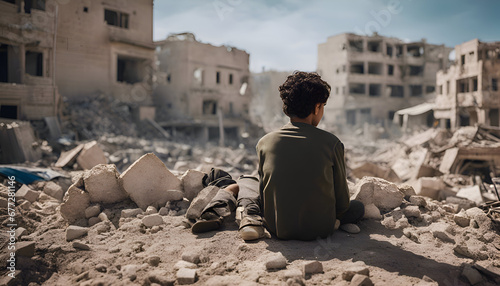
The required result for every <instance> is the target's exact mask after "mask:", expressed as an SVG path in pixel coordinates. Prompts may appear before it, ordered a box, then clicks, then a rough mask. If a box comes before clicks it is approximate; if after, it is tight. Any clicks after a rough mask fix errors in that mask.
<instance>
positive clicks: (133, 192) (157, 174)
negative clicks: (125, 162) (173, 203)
mask: <svg viewBox="0 0 500 286" xmlns="http://www.w3.org/2000/svg"><path fill="white" fill-rule="evenodd" d="M120 180H121V182H122V185H123V188H124V190H125V191H126V192H127V193H128V194H129V195H130V198H131V199H132V200H133V201H134V202H135V203H136V204H137V205H138V206H139V207H140V208H141V209H143V210H146V208H147V207H148V206H154V207H155V208H156V209H159V208H161V207H163V206H164V205H165V203H166V202H167V201H168V200H169V199H171V198H172V193H169V192H167V191H168V190H180V189H181V181H180V180H179V179H178V178H177V177H176V176H175V175H174V174H172V173H171V172H170V171H169V170H168V169H167V167H166V166H165V164H163V162H162V161H161V160H160V159H159V158H158V157H156V155H155V154H153V153H149V154H146V155H144V156H142V157H141V158H139V159H138V160H137V161H136V162H135V163H134V164H132V165H131V166H130V167H129V168H128V169H127V170H126V171H125V172H123V174H122V175H121V176H120ZM181 199H182V197H181Z"/></svg>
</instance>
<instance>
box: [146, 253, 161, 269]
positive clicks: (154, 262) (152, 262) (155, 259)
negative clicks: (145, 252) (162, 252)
mask: <svg viewBox="0 0 500 286" xmlns="http://www.w3.org/2000/svg"><path fill="white" fill-rule="evenodd" d="M146 261H147V262H148V264H149V265H151V266H155V267H156V266H158V265H159V264H160V261H161V259H160V257H159V256H156V255H154V256H150V257H148V258H147V259H146Z"/></svg>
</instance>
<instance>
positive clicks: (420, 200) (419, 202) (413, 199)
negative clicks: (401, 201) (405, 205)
mask: <svg viewBox="0 0 500 286" xmlns="http://www.w3.org/2000/svg"><path fill="white" fill-rule="evenodd" d="M408 200H409V201H410V203H411V204H413V205H416V206H417V207H425V206H427V201H426V200H425V198H424V197H422V196H410V198H409V199H408Z"/></svg>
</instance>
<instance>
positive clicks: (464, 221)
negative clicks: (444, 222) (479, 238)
mask: <svg viewBox="0 0 500 286" xmlns="http://www.w3.org/2000/svg"><path fill="white" fill-rule="evenodd" d="M453 220H454V221H455V223H456V224H457V225H459V226H461V227H468V226H469V224H470V218H468V217H467V215H466V214H465V211H464V210H463V209H462V210H461V211H460V212H459V213H458V214H456V215H454V216H453Z"/></svg>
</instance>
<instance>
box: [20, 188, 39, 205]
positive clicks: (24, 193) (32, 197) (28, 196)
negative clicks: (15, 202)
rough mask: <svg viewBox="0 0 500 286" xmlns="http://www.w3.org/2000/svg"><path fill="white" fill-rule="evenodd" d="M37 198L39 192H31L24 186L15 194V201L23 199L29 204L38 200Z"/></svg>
mask: <svg viewBox="0 0 500 286" xmlns="http://www.w3.org/2000/svg"><path fill="white" fill-rule="evenodd" d="M38 196H40V193H39V192H37V191H33V190H32V189H31V188H30V187H28V186H26V185H22V187H21V188H20V189H19V190H17V192H16V199H25V200H27V201H29V202H30V203H34V202H35V201H36V200H37V199H38Z"/></svg>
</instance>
